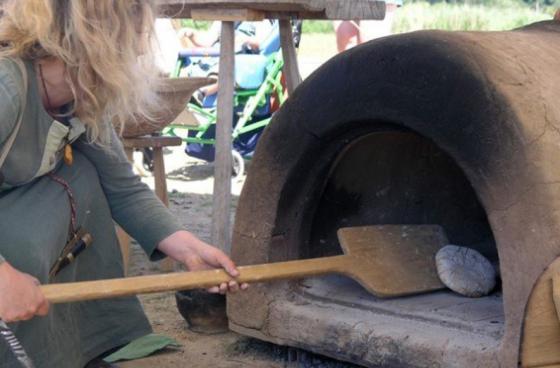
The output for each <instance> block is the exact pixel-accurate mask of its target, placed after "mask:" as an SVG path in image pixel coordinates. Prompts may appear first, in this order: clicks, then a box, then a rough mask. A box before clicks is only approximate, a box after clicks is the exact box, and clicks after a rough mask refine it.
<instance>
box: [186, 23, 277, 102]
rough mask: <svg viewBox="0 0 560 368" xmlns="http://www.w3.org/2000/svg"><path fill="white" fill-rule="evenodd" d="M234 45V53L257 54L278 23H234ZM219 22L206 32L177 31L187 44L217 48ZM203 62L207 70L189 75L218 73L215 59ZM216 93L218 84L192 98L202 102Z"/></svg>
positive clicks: (207, 87) (201, 90)
mask: <svg viewBox="0 0 560 368" xmlns="http://www.w3.org/2000/svg"><path fill="white" fill-rule="evenodd" d="M234 27H235V45H236V48H235V50H236V52H238V53H248V54H258V53H259V52H260V51H261V44H262V42H264V41H266V40H267V39H268V38H269V37H270V36H271V35H272V33H273V32H277V31H278V21H276V20H264V21H261V22H235V25H234ZM220 31H221V22H214V23H213V24H212V26H211V27H210V29H209V30H208V31H202V32H201V31H193V30H192V29H189V28H187V29H186V30H181V31H179V36H182V39H185V38H186V39H187V40H188V41H187V43H190V44H192V45H198V47H213V48H214V47H217V46H219V35H220ZM208 59H209V60H205V62H206V61H207V62H208V63H210V64H211V65H206V66H207V67H208V69H207V70H206V69H205V70H204V71H193V70H191V71H190V74H191V75H201V74H202V75H208V74H217V73H218V60H217V58H208ZM217 92H218V83H215V84H212V85H209V86H206V87H203V88H201V89H200V90H198V92H197V93H196V94H195V95H194V97H195V98H196V99H197V100H199V102H202V100H203V99H204V97H205V96H210V95H213V94H215V93H217Z"/></svg>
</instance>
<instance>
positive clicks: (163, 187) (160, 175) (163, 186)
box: [153, 147, 175, 272]
mask: <svg viewBox="0 0 560 368" xmlns="http://www.w3.org/2000/svg"><path fill="white" fill-rule="evenodd" d="M153 150H154V187H155V192H156V195H157V196H158V198H159V199H160V200H161V201H162V202H163V204H164V205H165V206H166V207H169V197H168V193H167V181H166V179H165V163H164V161H163V149H162V148H161V147H154V148H153ZM174 268H175V262H174V261H173V260H172V259H171V258H166V259H164V260H163V261H161V262H160V270H162V271H164V272H171V271H173V270H174Z"/></svg>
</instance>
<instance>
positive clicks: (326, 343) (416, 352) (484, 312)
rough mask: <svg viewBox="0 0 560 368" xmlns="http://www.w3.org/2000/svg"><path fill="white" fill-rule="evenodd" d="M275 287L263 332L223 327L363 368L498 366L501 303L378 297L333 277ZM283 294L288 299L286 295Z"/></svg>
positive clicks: (494, 299)
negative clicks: (290, 286)
mask: <svg viewBox="0 0 560 368" xmlns="http://www.w3.org/2000/svg"><path fill="white" fill-rule="evenodd" d="M291 289H292V291H291V292H286V291H285V290H286V289H284V291H281V290H282V288H278V289H276V288H275V290H279V291H277V293H278V294H282V295H278V297H277V298H273V301H272V302H271V303H270V304H269V314H268V318H267V319H266V322H265V325H264V326H263V328H262V329H260V330H256V329H251V328H247V327H244V326H241V325H238V324H236V323H235V322H231V321H230V328H231V329H232V330H233V331H236V332H238V333H241V334H243V335H248V336H252V337H255V338H258V339H261V340H266V341H269V342H272V343H276V344H279V345H288V346H293V347H297V348H302V349H306V350H309V351H313V352H315V353H318V354H322V355H326V356H330V357H333V358H336V359H342V360H346V361H349V362H353V363H356V364H360V365H364V366H368V367H399V368H403V367H414V368H420V367H422V368H426V367H430V368H434V367H450V368H451V367H470V368H474V367H484V368H492V367H498V358H497V354H498V350H499V345H500V342H501V338H502V334H503V323H504V316H503V310H502V298H501V296H500V295H499V294H494V295H491V296H489V297H486V298H478V299H469V298H464V297H460V296H457V295H455V294H453V293H451V292H447V291H442V292H437V293H430V294H425V295H418V296H412V297H403V298H396V299H391V300H387V299H385V300H383V299H378V298H375V297H373V296H371V295H370V294H368V293H367V292H366V291H365V290H363V289H362V288H361V286H359V285H358V284H357V283H356V282H354V281H352V280H350V279H347V278H344V277H339V276H328V277H322V278H313V279H307V280H304V281H301V282H300V283H299V284H298V285H297V286H295V287H293V288H291ZM286 294H287V295H286Z"/></svg>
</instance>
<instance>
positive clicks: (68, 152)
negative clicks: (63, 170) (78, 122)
mask: <svg viewBox="0 0 560 368" xmlns="http://www.w3.org/2000/svg"><path fill="white" fill-rule="evenodd" d="M73 162H74V155H73V154H72V146H71V145H69V144H67V145H66V146H64V163H65V164H66V165H68V166H71V165H72V163H73Z"/></svg>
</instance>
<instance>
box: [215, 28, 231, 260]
mask: <svg viewBox="0 0 560 368" xmlns="http://www.w3.org/2000/svg"><path fill="white" fill-rule="evenodd" d="M234 42H235V40H234V27H233V22H231V21H227V22H222V34H221V37H220V75H219V77H218V78H219V79H218V82H219V90H218V106H217V108H218V119H217V123H216V160H215V162H214V194H213V196H214V205H213V208H212V210H213V213H212V242H213V243H214V245H215V246H217V247H218V248H220V249H221V250H223V251H224V252H226V253H228V254H229V253H230V242H231V231H230V207H231V170H232V158H231V149H232V142H231V135H232V130H233V128H232V124H233V93H234V81H235V77H234V67H235V59H234Z"/></svg>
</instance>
